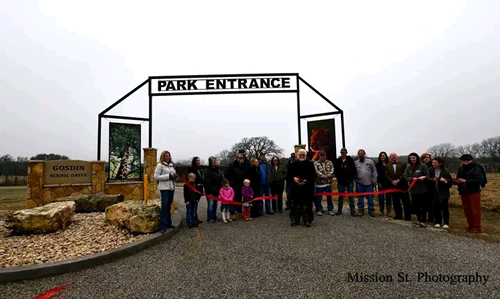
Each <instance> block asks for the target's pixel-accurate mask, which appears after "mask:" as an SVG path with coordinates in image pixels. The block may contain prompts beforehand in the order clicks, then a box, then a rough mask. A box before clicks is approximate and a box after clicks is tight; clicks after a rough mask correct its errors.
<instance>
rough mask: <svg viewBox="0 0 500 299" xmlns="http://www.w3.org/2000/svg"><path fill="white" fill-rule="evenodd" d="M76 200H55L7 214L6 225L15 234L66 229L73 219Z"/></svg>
mask: <svg viewBox="0 0 500 299" xmlns="http://www.w3.org/2000/svg"><path fill="white" fill-rule="evenodd" d="M74 215H75V202H73V201H64V202H54V203H49V204H47V205H44V206H41V207H36V208H32V209H25V210H19V211H15V212H12V213H9V214H8V215H7V218H6V220H5V226H6V227H7V228H9V229H11V230H12V232H14V233H15V234H45V233H53V232H56V231H58V230H60V229H62V230H64V229H66V227H68V226H69V225H70V224H71V222H72V221H73V216H74Z"/></svg>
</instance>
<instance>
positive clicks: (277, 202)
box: [271, 185, 285, 211]
mask: <svg viewBox="0 0 500 299" xmlns="http://www.w3.org/2000/svg"><path fill="white" fill-rule="evenodd" d="M284 189H285V186H283V185H273V186H271V195H277V196H278V198H277V199H272V200H271V207H272V210H273V211H276V210H278V211H283V190H284Z"/></svg>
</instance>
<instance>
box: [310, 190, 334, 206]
mask: <svg viewBox="0 0 500 299" xmlns="http://www.w3.org/2000/svg"><path fill="white" fill-rule="evenodd" d="M322 192H332V185H328V186H326V187H316V193H322ZM322 199H323V196H315V197H314V205H315V206H316V212H320V211H323V205H322V204H321V200H322ZM326 204H327V208H328V211H333V201H332V196H331V195H327V196H326Z"/></svg>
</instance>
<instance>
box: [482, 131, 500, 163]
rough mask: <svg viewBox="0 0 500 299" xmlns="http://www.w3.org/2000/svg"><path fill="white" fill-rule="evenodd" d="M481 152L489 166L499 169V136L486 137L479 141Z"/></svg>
mask: <svg viewBox="0 0 500 299" xmlns="http://www.w3.org/2000/svg"><path fill="white" fill-rule="evenodd" d="M481 149H482V154H483V156H484V157H485V158H487V159H488V160H489V162H490V164H491V167H492V168H493V169H494V170H495V171H496V172H498V171H500V136H497V137H493V138H488V139H485V140H483V141H482V142H481Z"/></svg>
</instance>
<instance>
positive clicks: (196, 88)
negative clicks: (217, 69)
mask: <svg viewBox="0 0 500 299" xmlns="http://www.w3.org/2000/svg"><path fill="white" fill-rule="evenodd" d="M296 90H297V77H296V76H261V77H260V76H259V77H214V78H189V77H186V78H175V79H170V78H166V79H161V78H160V79H158V78H155V79H151V95H164V94H186V93H197V94H200V93H224V92H231V93H234V92H242V93H249V92H266V91H296Z"/></svg>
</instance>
